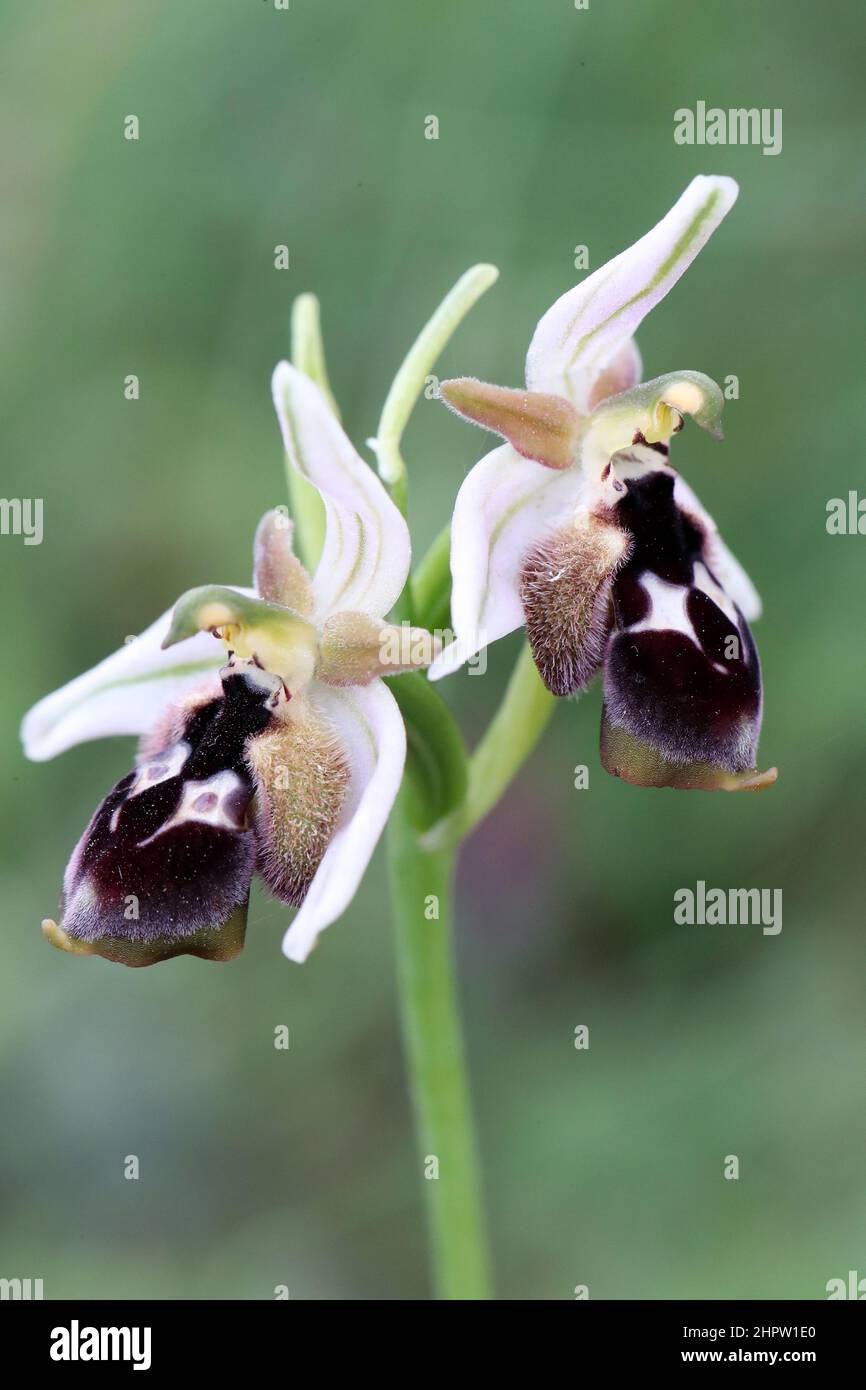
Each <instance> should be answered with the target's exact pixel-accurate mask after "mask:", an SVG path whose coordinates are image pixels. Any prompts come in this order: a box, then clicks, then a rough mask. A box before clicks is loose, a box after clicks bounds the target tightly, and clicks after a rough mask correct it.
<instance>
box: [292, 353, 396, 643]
mask: <svg viewBox="0 0 866 1390" xmlns="http://www.w3.org/2000/svg"><path fill="white" fill-rule="evenodd" d="M273 393H274V405H275V406H276V411H277V417H278V419H279V422H280V429H281V430H282V434H283V443H284V445H285V449H286V453H287V455H288V457H289V460H290V462H291V464H292V466H293V467H294V468H296V469H297V471H298V472H299V473H300V474H301V476H302V477H304V478H306V479H307V481H308V482H310V483H312V484H313V486H314V487H315V488H316V489H317V490H318V492H319V493H320V495H321V498H322V501H323V502H324V504H325V514H326V527H325V544H324V547H323V550H322V555H321V559H320V560H319V565H318V568H317V570H316V574H315V577H314V579H313V590H314V593H315V600H316V608H315V616H316V618H317V620H319V621H322V620H323V619H324V618H326V617H328V616H329V615H330V614H331V613H333V612H336V611H337V610H339V609H352V610H353V611H355V612H359V613H368V614H369V615H370V616H371V617H374V618H382V617H384V616H385V614H386V613H388V612H389V610H390V609H391V608H393V606H394V604H395V603H396V602H397V599H398V598H399V597H400V594H401V593H402V591H403V586H404V584H405V583H406V578H407V576H408V574H409V564H410V560H411V552H410V543H409V529H408V527H407V525H406V522H405V520H404V518H403V516H402V515H401V513H400V511H399V509H398V508H397V507H396V506H395V505H394V503H393V502H392V501H391V498H390V497H389V496H388V494H387V492H386V491H385V489H384V487H383V486H382V484H381V483H380V481H379V479H378V478H377V477H376V474H375V473H374V472H373V470H372V468H370V467H369V466H368V465H367V464H366V463H365V462H364V460H363V459H362V458H361V457H360V455H359V454H358V453H356V451H355V448H354V446H353V444H352V443H351V441H350V440H349V438H348V436H347V435H346V433H345V431H344V430H343V428H342V426H341V425H340V422H339V421H338V420H337V417H336V416H335V415H334V413H333V411H332V410H331V409H330V407H329V405H328V403H327V401H326V400H325V397H324V396H323V395H322V392H321V391H320V389H319V387H318V386H317V385H316V384H315V382H313V381H311V380H310V378H309V377H307V376H305V375H304V373H303V372H299V371H298V370H297V369H296V368H295V367H292V366H291V365H290V363H288V362H280V363H279V365H278V366H277V369H276V371H275V372H274V378H273Z"/></svg>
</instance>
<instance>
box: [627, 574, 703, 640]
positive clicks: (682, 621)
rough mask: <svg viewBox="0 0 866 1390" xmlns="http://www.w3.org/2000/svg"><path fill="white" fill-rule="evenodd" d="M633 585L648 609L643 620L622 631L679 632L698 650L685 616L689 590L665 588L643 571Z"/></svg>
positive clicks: (681, 586)
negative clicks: (642, 594)
mask: <svg viewBox="0 0 866 1390" xmlns="http://www.w3.org/2000/svg"><path fill="white" fill-rule="evenodd" d="M637 582H638V584H639V585H640V587H641V589H643V591H644V593H645V594H646V596H647V598H648V599H649V601H650V609H649V613H648V614H647V615H646V617H645V618H641V620H640V622H639V623H633V624H632V626H631V627H628V628H626V629H625V631H626V632H659V631H663V632H681V633H682V634H683V636H685V637H688V638H689V640H690V641H691V642H694V644H695V646H696V647H700V646H701V644H700V642H699V641H698V635H697V633H696V632H695V629H694V624H693V623H692V620H691V618H690V617H689V615H688V613H687V612H686V600H687V599H688V596H689V586H688V585H687V584H669V583H668V581H667V580H666V579H659V577H658V575H657V574H653V572H652V570H644V572H643V574H642V575H640V577H639V579H638V581H637Z"/></svg>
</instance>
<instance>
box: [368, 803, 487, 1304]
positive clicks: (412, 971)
mask: <svg viewBox="0 0 866 1390" xmlns="http://www.w3.org/2000/svg"><path fill="white" fill-rule="evenodd" d="M419 815H420V806H419V798H418V794H417V791H416V790H415V789H414V788H413V787H412V785H411V783H409V782H408V781H407V782H406V783H404V786H403V788H402V790H401V792H400V795H399V796H398V798H397V801H396V803H395V806H394V811H393V813H392V816H391V821H390V823H389V827H388V857H389V867H390V878H391V895H392V903H393V916H394V928H395V939H396V953H397V981H398V992H399V996H400V1012H401V1019H402V1026H403V1038H404V1046H405V1050H406V1062H407V1069H408V1073H409V1088H410V1092H411V1096H412V1104H413V1108H414V1112H415V1120H416V1126H417V1138H418V1146H419V1159H420V1162H421V1164H422V1170H423V1173H424V1178H425V1180H426V1181H425V1183H424V1187H425V1197H426V1199H427V1212H428V1222H429V1227H430V1240H431V1246H432V1254H433V1281H434V1288H435V1292H436V1295H437V1297H439V1298H442V1299H472V1300H475V1299H487V1298H489V1297H490V1296H491V1289H490V1277H489V1269H488V1258H487V1248H486V1237H485V1230H484V1218H483V1214H482V1201H481V1184H480V1180H479V1173H478V1160H477V1155H476V1145H475V1132H474V1126H473V1122H472V1113H471V1103H470V1097H469V1087H468V1082H467V1075H466V1061H465V1056H464V1050H463V1038H462V1030H461V1027H460V1019H459V1013H458V1006H457V998H456V992H455V987H454V962H453V945H452V938H451V877H452V871H453V865H454V851H453V850H432V851H431V850H427V849H425V848H423V847H422V843H421V840H420V838H419V833H418V823H419Z"/></svg>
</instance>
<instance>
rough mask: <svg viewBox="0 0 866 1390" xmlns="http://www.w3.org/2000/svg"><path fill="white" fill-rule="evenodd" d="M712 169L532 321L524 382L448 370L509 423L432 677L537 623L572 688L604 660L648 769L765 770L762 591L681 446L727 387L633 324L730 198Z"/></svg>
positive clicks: (533, 632)
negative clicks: (641, 348)
mask: <svg viewBox="0 0 866 1390" xmlns="http://www.w3.org/2000/svg"><path fill="white" fill-rule="evenodd" d="M736 196H737V185H736V184H735V183H734V181H733V180H732V179H729V178H721V177H718V178H716V177H712V178H708V177H699V178H696V179H694V180H693V181H692V183H691V184H689V186H688V188H687V189H686V190H685V192H684V193H683V194H682V196H681V197H680V199H679V201H678V202H677V203H676V204H675V205H674V207H673V208H671V210H670V212H668V214H667V215H666V216H665V217H664V218H662V220H661V222H659V223H658V225H657V226H656V227H654V228H653V230H652V231H650V232H648V233H647V234H646V235H645V236H644V237H642V238H641V239H640V241H638V242H636V243H635V244H634V246H632V247H630V249H629V250H627V251H624V252H622V254H621V255H619V256H617V257H615V258H614V260H612V261H609V262H608V264H607V265H604V266H602V267H601V269H600V270H597V271H595V272H594V273H593V274H592V275H590V276H588V277H587V279H585V280H584V281H583V282H582V283H581V284H580V285H578V286H577V287H576V288H575V289H572V290H569V291H568V292H567V293H566V294H564V295H563V296H562V297H561V298H560V299H558V300H557V301H556V303H555V304H554V305H553V306H552V307H551V308H550V309H549V310H548V311H547V313H546V314H545V315H544V317H543V318H542V319H541V321H540V323H539V324H538V327H537V328H536V330H535V334H534V337H533V339H532V342H531V344H530V347H529V353H528V356H527V361H526V386H527V389H526V390H525V391H520V390H508V389H506V388H503V387H498V386H490V385H487V384H485V383H483V382H480V381H476V380H474V379H471V378H461V379H459V380H455V381H447V382H443V383H442V386H441V388H440V390H441V396H442V398H443V400H444V401H445V402H446V404H447V405H449V406H450V407H451V408H452V409H453V410H454V411H456V412H457V413H458V414H460V415H462V416H464V417H465V418H467V419H469V420H471V421H473V422H474V423H476V424H478V425H481V426H482V427H483V428H485V429H488V430H492V431H494V432H496V433H498V434H500V435H501V436H503V437H504V438H505V439H506V440H507V441H508V442H507V443H506V444H504V445H502V446H500V447H499V448H497V449H494V450H493V452H492V453H489V454H487V455H486V457H485V458H483V459H482V460H481V461H480V463H478V464H476V466H475V467H474V468H473V469H472V471H471V472H470V473H469V475H468V477H467V478H466V480H465V482H464V483H463V486H462V487H461V489H460V492H459V494H458V496H457V500H456V504H455V508H454V516H453V520H452V530H451V535H452V540H451V572H452V577H453V588H452V625H453V628H454V631H455V633H456V635H457V636H456V641H455V642H454V643H453V644H452V645H451V646H449V647H446V649H445V650H444V651H443V652H442V654H441V655H440V656H439V657H438V658H437V660H436V661H435V662H434V664H433V666H432V668H431V670H430V677H431V679H434V680H435V679H438V678H439V677H441V676H444V675H446V674H448V673H449V672H451V671H454V670H456V669H457V668H458V667H459V666H460V665H462V664H463V662H465V661H466V660H468V659H469V658H470V657H472V656H473V655H475V654H476V653H477V652H478V651H480V650H481V648H482V647H483V646H485V645H486V644H487V643H489V642H492V641H494V640H495V639H496V638H499V637H503V636H504V635H505V634H506V633H509V632H511V631H513V630H514V629H515V628H519V627H521V626H525V627H526V630H527V636H528V639H529V643H530V646H531V649H532V654H533V657H534V660H535V664H536V666H537V668H538V671H539V673H540V675H541V677H542V680H543V681H544V683H545V685H546V686H547V687H548V689H549V690H550V691H552V692H553V694H555V695H561V696H567V695H574V694H577V693H578V692H580V691H582V690H583V689H584V688H585V687H586V685H587V684H588V682H589V681H590V680H591V679H592V678H593V676H595V675H596V674H597V673H598V672H601V673H602V680H603V687H604V705H603V713H602V731H601V755H602V761H603V764H604V766H605V768H606V769H607V771H608V772H611V773H613V774H614V775H616V776H619V777H622V778H624V779H625V780H626V781H629V782H632V783H635V784H636V785H639V786H672V787H680V788H694V787H700V788H704V789H707V790H710V789H725V790H740V789H758V788H760V787H763V786H766V785H768V784H769V783H770V782H772V781H774V780H775V777H776V770H775V769H771V770H770V771H769V772H766V773H758V772H757V771H756V765H755V760H756V750H757V742H758V734H759V730H760V724H761V677H760V666H759V662H758V655H757V652H756V650H755V646H754V642H753V640H752V636H751V633H750V631H749V627H748V623H749V621H750V620H753V619H755V618H757V617H758V616H759V613H760V601H759V599H758V596H757V594H756V592H755V589H754V587H753V586H752V584H751V582H750V580H749V579H748V578H747V576H746V574H745V573H744V571H743V569H742V568H741V566H740V565H739V564H738V562H737V561H736V560H735V559H734V557H733V555H732V554H731V552H730V551H729V550H728V548H727V546H726V545H725V544H724V542H723V541H722V539H721V537H720V536H719V534H718V530H717V528H716V526H715V523H714V522H713V521H712V519H711V517H710V516H709V515H708V513H707V511H706V510H705V508H704V507H703V506H702V505H701V503H700V502H699V501H698V499H697V497H696V496H695V494H694V492H693V491H692V490H691V488H690V487H689V486H688V484H687V483H686V482H685V481H684V480H683V478H682V477H681V476H680V474H679V473H678V472H677V471H676V470H675V469H674V468H673V466H672V465H671V463H670V462H669V457H668V446H669V443H670V440H671V437H672V436H673V435H674V434H676V433H677V432H678V431H679V430H680V429H681V428H682V426H683V417H684V416H685V415H690V416H692V418H693V419H694V420H695V421H696V423H697V424H698V425H700V426H702V428H704V429H706V430H708V431H709V432H710V433H711V434H713V435H715V436H716V437H721V428H720V415H721V408H722V392H721V391H720V389H719V387H718V386H717V385H716V384H715V383H714V382H713V381H711V380H710V379H709V378H708V377H706V376H703V375H702V374H701V373H699V372H692V371H680V372H673V373H670V374H669V375H666V376H662V377H657V378H656V379H655V380H652V381H648V382H645V383H643V384H640V382H641V359H640V355H639V353H638V350H637V347H636V345H635V342H634V338H633V336H632V335H633V334H634V331H635V329H636V328H637V327H638V325H639V324H640V322H641V320H642V319H643V318H644V316H645V315H646V314H647V313H648V312H649V310H650V309H652V308H653V307H654V305H656V304H657V303H658V302H659V300H660V299H662V298H663V297H664V296H665V295H666V294H667V292H668V291H669V290H670V289H671V288H672V286H673V285H674V284H675V283H676V281H677V280H678V279H679V278H680V276H681V275H682V274H683V272H684V271H685V270H686V269H687V267H688V266H689V265H690V264H691V262H692V261H693V260H694V258H695V256H696V255H697V253H698V252H699V251H700V250H701V248H702V247H703V246H704V245H705V244H706V242H707V240H708V239H709V237H710V235H711V234H712V232H713V231H714V230H715V229H716V227H717V226H718V225H719V223H720V222H721V220H722V218H723V217H724V216H725V214H726V213H727V212H728V211H729V209H730V208H731V207H732V205H733V203H734V201H735V199H736Z"/></svg>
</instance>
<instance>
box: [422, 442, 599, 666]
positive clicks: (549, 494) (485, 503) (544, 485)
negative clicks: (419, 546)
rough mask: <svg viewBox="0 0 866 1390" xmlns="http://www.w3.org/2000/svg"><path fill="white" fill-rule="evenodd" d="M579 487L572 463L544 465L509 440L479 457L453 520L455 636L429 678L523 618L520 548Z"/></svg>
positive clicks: (564, 510)
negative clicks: (562, 466)
mask: <svg viewBox="0 0 866 1390" xmlns="http://www.w3.org/2000/svg"><path fill="white" fill-rule="evenodd" d="M580 488H581V478H580V474H579V472H578V471H577V470H576V469H571V468H566V469H564V470H557V469H552V468H545V467H544V465H543V464H541V463H534V462H533V461H532V460H531V459H525V458H522V457H521V455H520V454H518V453H517V452H516V451H515V450H514V449H512V447H511V445H510V444H503V445H501V446H500V448H498V449H494V450H493V452H492V453H490V454H487V455H486V456H485V457H484V458H483V459H482V460H481V462H480V463H476V465H475V467H474V468H473V469H472V472H471V473H469V474H468V475H467V477H466V478H465V480H464V482H463V486H462V487H461V489H460V491H459V492H458V494H457V500H456V502H455V504H454V516H453V518H452V521H451V575H452V581H453V583H452V590H451V622H452V625H453V627H454V631H455V633H456V636H457V639H458V640H457V642H456V643H455V644H454V645H452V646H450V647H446V648H445V650H444V651H443V652H442V655H441V656H439V657H437V659H436V661H434V662H433V665H432V666H431V667H430V673H429V674H430V679H431V680H439V679H441V677H442V676H446V675H448V674H449V673H450V672H451V671H455V670H456V669H457V668H458V666H461V665H462V664H463V662H464V661H467V660H468V659H469V658H470V657H471V656H474V655H475V653H476V652H479V651H480V650H481V648H482V647H486V646H487V644H488V643H489V642H494V641H495V640H496V638H497V637H504V636H505V634H506V633H508V632H513V631H514V629H515V628H517V627H521V626H522V624H523V608H522V606H521V603H520V569H521V565H522V564H523V559H524V556H525V555H526V552H527V551H528V550H529V548H530V546H532V545H533V543H534V542H535V541H537V540H540V539H541V538H542V537H543V536H546V535H547V534H548V532H550V531H552V530H553V529H554V528H555V527H556V526H558V525H560V524H561V522H562V521H563V520H564V519H565V518H566V517H567V516H568V515H570V514H571V512H573V510H574V507H575V506H576V503H577V499H578V494H579V490H580Z"/></svg>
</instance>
